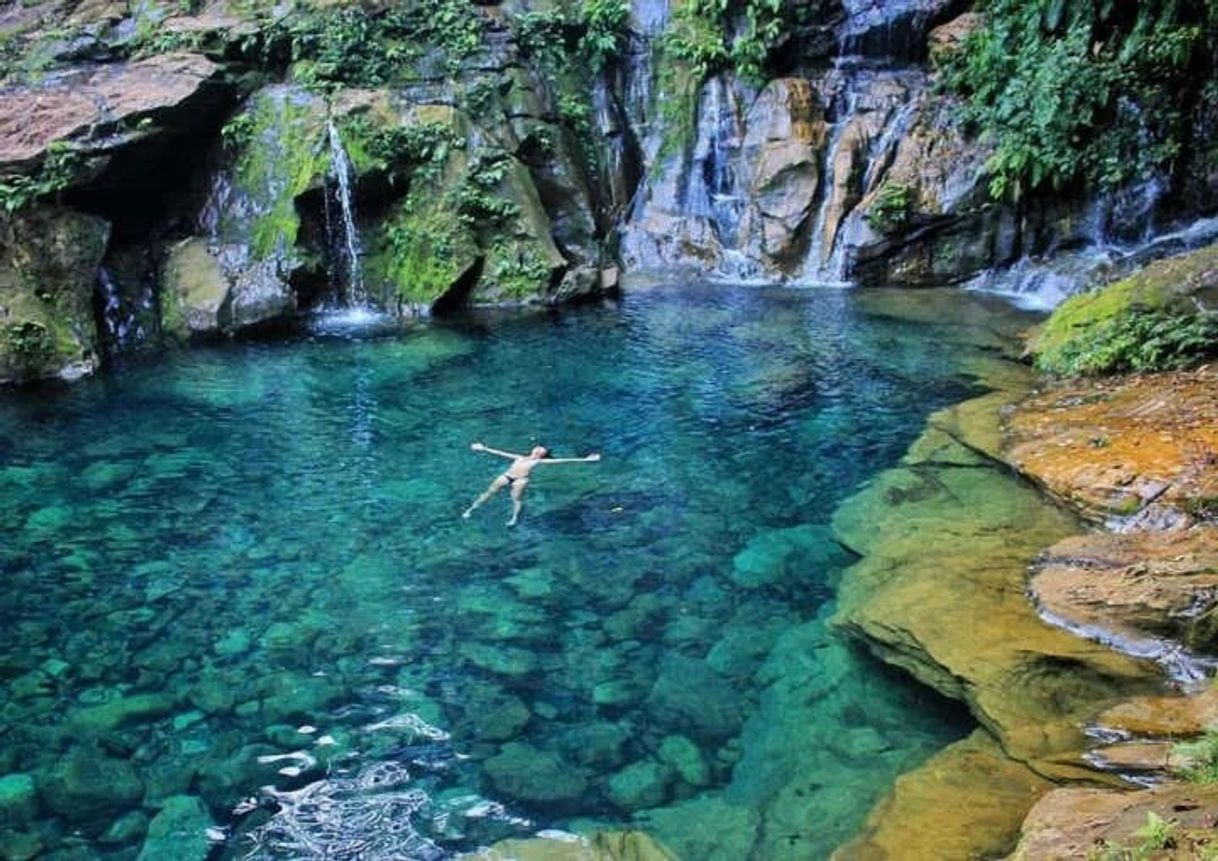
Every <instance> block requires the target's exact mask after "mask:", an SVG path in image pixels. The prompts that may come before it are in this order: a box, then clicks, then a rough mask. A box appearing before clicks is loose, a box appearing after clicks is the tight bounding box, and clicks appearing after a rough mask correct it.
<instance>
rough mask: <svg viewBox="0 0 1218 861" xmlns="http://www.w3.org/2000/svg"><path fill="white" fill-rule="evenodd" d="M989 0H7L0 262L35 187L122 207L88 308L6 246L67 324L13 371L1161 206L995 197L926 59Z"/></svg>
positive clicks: (19, 319) (933, 280)
mask: <svg viewBox="0 0 1218 861" xmlns="http://www.w3.org/2000/svg"><path fill="white" fill-rule="evenodd" d="M585 5H587V4H585ZM606 5H607V7H608V6H613V4H606ZM965 5H966V4H963V3H959V2H951V0H918V2H902V3H896V4H882V5H880V4H874V3H860V2H842V0H816V2H809V3H803V4H798V6H795V7H792V9H791V10H789V16H788V17H789V19H790V20H791V21H793V22H794V23H793V25H792V26H791V27H790V29H789V32H781V33H779V34H777V35H773V34H772V35H771V37H767V38H770V39H771V41H770V42H768V43H766V45H767V47H766V48H765V51H766V52H767V53H766V57H765V59H764V61H763V62H762V63H761V64H760V65H756V64H755V66H754V67H752V71H751V72H748V69H749V68H750V67H748V66H747V63H746V61H745V60H741V59H739V58H736V57H735V55H733V59H732V60H731V62H722V61H716V62H712V63H709V64H706V65H699V64H698V63H697V62H694V61H691V60H689V59H686V58H687V57H688V56H690V54H689V53H688V51H686V52H684V53H683V52H682V51H681V50H677V49H676V48H675V47H674V43H673V41H672V39H671V34H672V32H673V31H674V28H676V29H678V30H679V29H680V27H682V26H692V25H690V20H691V19H689V17H688V15H689V9H688V8H687V7H689V4H684V5H677V6H675V7H671V8H670V4H669V3H668V2H666V0H634V2H633V3H632V4H626V3H624V2H623V3H621V4H619V5H617V6H614V7H613V9H610V10H608V12H604V11H602V13H597V14H601V15H602V17H601V18H597V17H596V15H595V14H592V13H590V12H588V11H587V9H584V8H583V7H580V8H579V9H576V8H575V7H574V6H570V5H569V4H568V5H562V4H558V5H554V4H551V3H548V2H540V1H539V2H533V0H528V2H526V0H510V2H506V1H505V2H503V3H501V4H479V5H474V4H468V3H465V2H458V0H416V2H413V3H409V4H405V5H404V6H401V7H392V8H391V7H388V6H385V7H381V6H372V7H367V8H365V7H360V8H355V7H347V6H344V5H342V4H338V5H335V4H325V3H311V2H308V0H301V2H296V3H293V4H288V5H286V6H284V5H278V6H274V7H273V8H272V7H271V6H270V5H269V4H264V3H244V4H233V3H228V2H224V0H215V2H207V3H202V4H200V3H192V4H186V5H182V4H176V5H165V4H160V3H155V2H154V3H147V4H143V5H141V6H140V7H139V8H138V9H128V8H127V7H122V6H116V5H114V4H107V3H97V2H91V0H53V2H47V3H42V4H38V5H34V6H25V5H18V6H15V7H12V8H9V9H7V10H6V11H4V12H3V13H0V32H2V33H3V37H4V39H3V48H2V49H0V196H2V198H3V199H2V202H3V205H4V209H5V212H6V214H5V215H4V216H3V220H4V222H5V226H4V229H5V230H6V231H7V232H8V233H9V234H10V235H11V236H12V237H14V241H13V242H6V243H5V246H4V249H3V251H2V252H0V258H2V259H0V267H3V268H5V270H6V271H10V272H16V271H17V270H18V269H20V266H21V265H22V264H21V263H20V261H19V260H18V258H19V257H20V255H21V254H22V253H23V252H22V251H21V249H19V248H18V243H17V241H16V237H17V236H18V235H25V234H23V233H21V231H22V230H23V228H22V224H25V223H28V220H29V219H30V218H44V219H45V218H53V219H58V220H59V221H61V222H64V223H66V222H68V221H71V220H73V219H79V218H80V217H85V216H88V217H91V218H94V219H100V222H98V223H99V224H100V223H102V222H104V225H105V227H106V229H107V230H108V237H107V238H106V239H105V240H104V241H103V242H102V243H101V257H100V259H98V260H94V261H92V262H87V261H85V260H75V261H73V265H72V266H71V267H70V268H73V269H74V270H75V271H74V275H73V277H74V279H75V280H74V282H73V285H74V286H72V287H71V288H70V289H69V288H68V287H67V286H66V282H60V283H57V284H56V286H55V287H54V288H52V290H53V292H57V293H58V292H60V291H61V289H64V290H68V292H75V293H79V294H80V295H82V296H85V295H86V294H89V293H90V292H91V293H92V297H91V298H88V297H86V298H88V301H85V302H83V303H82V304H79V305H78V306H74V307H73V308H71V309H69V308H68V307H66V306H64V305H63V303H49V304H48V303H47V302H46V301H45V300H40V299H38V298H37V297H36V296H30V295H28V291H25V292H23V293H22V297H21V298H20V300H18V299H17V298H16V293H15V292H14V291H16V289H17V288H16V287H15V286H14V285H15V284H16V283H17V281H18V279H17V278H16V276H15V275H13V276H10V277H8V279H7V282H6V284H7V285H8V286H7V287H6V290H7V293H8V298H7V299H6V301H5V304H4V305H3V306H2V307H3V312H2V313H3V314H4V325H5V326H6V327H7V328H6V331H10V332H20V331H26V330H29V332H28V333H27V334H29V333H33V330H32V329H30V328H29V327H43V328H46V326H47V325H51V328H53V329H55V331H56V332H58V333H61V334H59V335H56V336H55V337H54V338H51V340H54V341H55V343H56V346H55V348H54V349H53V350H42V352H41V358H39V359H38V361H33V360H31V359H30V357H29V355H28V353H29V349H28V348H27V347H26V346H23V347H22V349H25V350H26V354H27V355H25V357H24V358H22V357H21V356H17V355H16V353H14V349H16V348H15V347H13V346H10V344H11V343H13V342H14V338H16V339H17V340H18V341H21V343H22V344H23V345H24V344H26V341H28V338H26V339H23V338H18V337H17V335H13V337H7V336H6V338H5V339H4V341H3V342H2V343H0V355H2V356H3V359H2V364H3V366H4V368H5V371H4V377H5V379H10V380H11V379H27V378H36V377H44V376H55V375H60V376H72V375H76V374H79V373H82V372H87V371H88V370H89V369H90V368H92V367H94V366H96V365H97V364H98V363H99V362H101V361H104V360H105V359H106V358H108V357H112V356H114V355H116V354H118V353H121V352H123V351H124V350H132V349H141V348H143V347H145V346H156V345H158V344H159V343H161V342H162V341H164V340H168V341H179V342H180V341H184V340H188V339H190V338H197V337H213V336H217V335H223V334H229V333H233V332H238V331H241V330H245V329H249V328H251V327H265V326H270V325H276V324H279V323H282V322H284V321H287V320H289V319H291V318H292V317H293V316H294V315H296V314H297V313H299V312H300V311H307V310H310V309H314V308H317V307H322V306H327V307H332V306H335V305H342V304H348V305H350V304H367V305H374V306H377V307H378V308H381V309H384V310H386V311H389V312H390V313H393V314H413V313H419V312H424V313H426V312H430V311H437V312H442V311H446V310H451V309H454V308H458V307H461V306H465V305H478V304H503V303H510V304H516V303H552V302H560V301H567V300H572V299H578V298H580V297H583V296H590V295H595V294H598V293H601V292H603V291H607V290H613V289H615V288H616V286H617V283H618V278H619V272H621V271H622V270H623V268H624V269H626V270H632V271H633V272H635V273H639V274H646V273H651V274H653V275H662V276H664V277H668V276H670V275H671V274H672V273H673V272H674V271H681V270H685V271H692V272H696V273H699V274H706V273H707V272H710V273H718V274H720V275H723V276H729V277H737V278H738V277H759V278H765V279H775V278H794V279H804V280H811V281H840V280H851V281H855V282H857V283H862V284H873V283H900V284H916V285H931V284H944V283H960V282H964V281H967V280H969V279H972V278H974V277H976V276H978V275H979V273H983V272H987V271H989V270H990V269H991V268H993V267H996V266H1003V265H1006V264H1009V263H1011V262H1012V261H1014V260H1016V259H1019V258H1020V257H1021V256H1023V255H1027V254H1029V253H1035V252H1039V251H1046V250H1053V249H1055V248H1069V247H1073V246H1076V245H1079V244H1085V243H1086V242H1087V241H1089V240H1088V237H1094V235H1096V234H1097V231H1098V232H1099V233H1100V234H1102V233H1103V232H1104V230H1105V229H1106V228H1105V224H1106V222H1107V221H1112V220H1113V219H1115V218H1116V215H1113V212H1114V211H1115V210H1117V209H1119V210H1120V211H1121V213H1122V214H1121V215H1120V220H1122V221H1131V220H1132V221H1137V220H1138V218H1139V217H1141V216H1138V215H1137V214H1136V213H1135V214H1133V215H1130V214H1129V212H1128V211H1127V210H1130V211H1131V210H1136V209H1137V207H1124V206H1122V207H1117V206H1114V205H1113V202H1112V201H1108V202H1107V203H1106V204H1105V205H1106V206H1107V209H1105V210H1104V213H1107V214H1104V213H1101V216H1102V217H1099V216H1097V217H1098V218H1099V220H1098V222H1097V218H1096V217H1090V216H1088V217H1084V215H1086V213H1087V212H1091V211H1092V210H1096V207H1097V206H1100V204H1102V203H1104V202H1103V201H1100V202H1080V203H1077V204H1069V203H1063V204H1054V205H1051V206H1040V207H1031V206H1024V207H1021V208H1019V209H1014V208H1012V207H1010V206H1003V205H997V204H995V203H994V202H992V201H991V200H990V199H989V197H988V194H987V193H986V191H985V182H984V166H985V162H986V159H987V157H988V155H989V152H988V150H987V149H986V147H985V146H984V145H982V144H977V143H972V142H969V141H967V140H966V138H965V137H964V135H963V134H962V133H961V129H959V128H958V127H956V126H955V125H954V123H955V120H954V116H955V112H954V109H953V106H952V105H951V104H950V102H949V101H948V100H946V99H945V97H944V96H942V95H941V94H940V93H938V92H937V91H936V90H935V89H934V87H933V81H934V77H935V71H934V69H935V62H937V59H938V58H941V57H942V56H944V55H945V54H947V53H950V52H951V51H953V50H955V49H956V48H957V47H958V46H959V44H960V42H961V40H962V39H963V38H964V37H965V35H966V34H967V33H968V32H969V31H970V30H971V29H973V28H975V27H976V26H977V25H978V20H979V19H978V18H977V16H975V15H972V14H960V13H961V12H962V11H963V8H964V6H965ZM589 8H591V7H589ZM732 9H735V7H734V6H733V7H731V9H729V12H728V13H727V16H728V17H729V18H730V17H731V16H733V15H737V14H738V13H739V14H740V15H742V14H743V13H740V12H739V10H736V11H731V10H732ZM614 10H616V11H614ZM606 15H607V16H608V17H607V18H606V17H604V16H606ZM682 16H685V17H682ZM743 20H744V19H743V18H741V21H743ZM683 22H684V23H683ZM723 26H724V27H727V32H731V31H732V27H729V26H728V25H727V24H726V23H725V24H724V25H723ZM733 26H734V25H733ZM742 26H743V25H742ZM735 30H736V31H740V28H739V27H736V28H735ZM727 38H729V39H737V40H739V35H736V36H728V37H727ZM720 47H721V49H723V50H728V49H727V48H726V47H724V46H720ZM729 47H730V49H731V51H735V50H736V48H737V47H738V45H732V46H729ZM729 53H730V51H729ZM746 72H747V73H746ZM1087 207H1090V209H1087ZM35 208H36V209H37V211H39V212H42V213H44V215H41V216H31V215H29V214H28V212H27V210H30V211H33V209H35ZM1100 209H1103V207H1102V206H1100ZM1143 209H1145V207H1143ZM1096 211H1098V210H1096ZM1144 215H1145V217H1146V218H1149V217H1150V214H1148V213H1144ZM1135 228H1136V225H1135ZM1135 228H1131V229H1135ZM94 250H96V249H94ZM94 256H96V255H94ZM90 271H91V272H90ZM39 303H41V304H39ZM90 305H91V306H92V310H91V311H90V310H89V308H88V307H87V306H90ZM68 331H72V332H74V333H76V334H74V335H73V336H72V338H73V339H74V340H73V346H72V347H71V349H69V348H68V341H67V340H65V338H66V336H64V335H62V333H64V332H68ZM30 337H31V338H32V337H34V335H33V334H30ZM48 343H49V342H48Z"/></svg>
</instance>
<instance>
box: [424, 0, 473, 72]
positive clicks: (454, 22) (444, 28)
mask: <svg viewBox="0 0 1218 861" xmlns="http://www.w3.org/2000/svg"><path fill="white" fill-rule="evenodd" d="M420 11H421V14H422V25H423V27H422V35H423V36H424V37H425V38H427V39H428V41H430V42H432V43H433V44H435V45H439V46H440V47H441V48H442V49H443V50H444V52H445V54H446V58H447V63H448V67H449V70H450V71H455V69H456V67H457V65H459V64H460V62H461V60H463V59H465V58H466V57H468V56H469V55H470V54H472V53H473V52H474V51H476V50H477V49H478V47H479V46H480V45H481V44H482V22H481V20H480V19H479V18H478V15H477V13H476V12H475V11H474V6H473V4H472V3H470V0H422V4H421V10H420Z"/></svg>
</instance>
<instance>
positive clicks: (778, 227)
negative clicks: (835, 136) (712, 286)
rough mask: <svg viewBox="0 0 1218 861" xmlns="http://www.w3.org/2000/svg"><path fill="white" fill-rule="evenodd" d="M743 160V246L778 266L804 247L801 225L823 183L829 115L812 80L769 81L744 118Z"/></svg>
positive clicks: (794, 261) (786, 266)
mask: <svg viewBox="0 0 1218 861" xmlns="http://www.w3.org/2000/svg"><path fill="white" fill-rule="evenodd" d="M744 127H745V132H744V139H743V141H742V145H741V151H740V161H741V166H742V167H743V169H744V173H745V175H746V176H747V177H748V179H747V180H746V181H745V187H746V188H748V191H749V195H748V200H749V205H748V209H747V211H746V214H745V221H744V223H743V224H742V225H741V228H740V233H741V236H742V249H743V251H744V253H746V254H749V255H750V256H754V257H758V258H760V259H761V260H763V261H765V262H766V263H767V264H768V265H769V266H770V267H772V268H774V269H777V270H779V271H783V270H786V271H790V270H791V269H792V268H793V267H795V266H797V265H798V264H799V263H800V262H801V260H802V257H803V254H804V253H805V252H806V248H805V246H804V243H803V240H804V238H805V237H803V236H801V230H802V229H803V228H804V227H805V226H806V225H807V223H808V221H809V219H810V218H811V217H812V215H813V204H814V203H815V200H816V190H817V188H818V186H819V183H820V150H821V148H822V147H823V146H824V141H825V121H824V118H823V116H822V115H821V110H820V105H819V104H818V100H817V97H816V93H815V92H814V91H813V89H812V85H811V84H810V83H809V82H808V81H806V80H803V79H800V78H782V79H778V80H774V81H771V82H770V83H769V84H767V85H766V87H765V89H764V90H762V91H761V93H760V95H758V96H757V100H756V101H755V102H753V105H752V107H751V108H749V112H748V115H747V117H746V118H745V123H744Z"/></svg>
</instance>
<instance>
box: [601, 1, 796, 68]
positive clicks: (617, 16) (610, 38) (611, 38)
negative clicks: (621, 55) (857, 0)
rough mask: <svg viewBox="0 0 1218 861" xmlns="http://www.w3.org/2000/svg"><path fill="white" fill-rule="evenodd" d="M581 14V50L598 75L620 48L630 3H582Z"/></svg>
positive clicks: (624, 33)
mask: <svg viewBox="0 0 1218 861" xmlns="http://www.w3.org/2000/svg"><path fill="white" fill-rule="evenodd" d="M779 2H781V0H779ZM581 14H582V17H583V23H584V28H585V29H584V35H583V36H582V37H581V38H580V40H579V50H580V53H581V54H582V55H583V56H585V57H587V58H588V59H589V61H590V62H591V66H592V71H594V72H598V71H600V70H601V68H602V67H604V65H605V63H606V62H607V61H608V60H609V59H610V58H612V57H614V56H616V55H617V53H618V50H619V49H620V48H621V44H622V40H623V39H624V38H625V35H626V24H627V22H628V21H629V20H630V3H629V2H627V0H583V3H582V6H581Z"/></svg>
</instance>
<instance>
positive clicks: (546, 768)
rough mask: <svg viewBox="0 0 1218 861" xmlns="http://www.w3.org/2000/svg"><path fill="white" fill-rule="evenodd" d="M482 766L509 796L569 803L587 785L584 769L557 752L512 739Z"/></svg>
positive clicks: (547, 802)
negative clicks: (575, 765) (573, 764)
mask: <svg viewBox="0 0 1218 861" xmlns="http://www.w3.org/2000/svg"><path fill="white" fill-rule="evenodd" d="M483 767H484V769H485V771H486V775H487V777H489V778H490V780H491V782H492V783H493V784H494V785H495V788H496V789H498V790H499V791H500V792H502V793H503V794H504V795H507V796H509V797H510V798H515V799H518V800H520V801H524V802H531V803H538V804H542V803H544V804H555V805H562V804H564V803H565V804H570V803H573V802H575V801H577V800H578V799H579V798H580V796H582V795H583V794H584V791H585V790H586V789H587V785H588V784H587V780H586V779H585V777H584V774H583V772H582V771H581V770H579V769H577V768H574V767H573V766H572V765H571V764H570V763H569V762H566V761H565V760H563V759H562V758H561V757H560V756H559V755H558V754H556V753H552V752H550V751H543V750H539V749H538V748H536V747H533V746H532V745H531V744H525V743H523V742H510V743H508V744H505V745H504V746H503V747H502V748H501V749H500V751H499V753H498V754H497V755H496V756H493V757H491V758H490V759H488V760H487V761H486V762H485V763H484V764H483Z"/></svg>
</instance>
